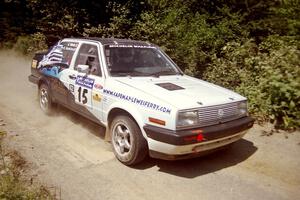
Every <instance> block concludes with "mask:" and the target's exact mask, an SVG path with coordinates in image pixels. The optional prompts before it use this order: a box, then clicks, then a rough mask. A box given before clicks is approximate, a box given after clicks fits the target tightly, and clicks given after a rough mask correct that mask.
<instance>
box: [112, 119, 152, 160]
mask: <svg viewBox="0 0 300 200" xmlns="http://www.w3.org/2000/svg"><path fill="white" fill-rule="evenodd" d="M110 131H111V141H112V145H113V151H114V154H115V156H116V157H117V159H118V160H119V161H120V162H122V163H123V164H125V165H128V166H129V165H136V164H138V163H140V162H142V161H143V160H144V159H145V157H146V156H147V154H148V145H147V141H146V139H145V138H144V137H143V135H142V133H141V130H140V128H139V127H138V125H137V124H136V123H135V121H134V120H133V119H132V118H130V117H128V116H124V115H121V116H117V117H115V118H114V119H113V121H112V124H111V127H110Z"/></svg>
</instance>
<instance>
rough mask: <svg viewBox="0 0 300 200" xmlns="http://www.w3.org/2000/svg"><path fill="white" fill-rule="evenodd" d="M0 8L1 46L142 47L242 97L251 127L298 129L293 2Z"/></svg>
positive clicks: (68, 2)
mask: <svg viewBox="0 0 300 200" xmlns="http://www.w3.org/2000/svg"><path fill="white" fill-rule="evenodd" d="M0 6H1V8H2V10H1V11H0V17H1V20H0V23H1V24H0V32H1V33H2V35H1V36H0V43H1V47H2V48H15V49H16V50H18V51H20V52H22V53H24V54H27V55H28V54H29V55H31V54H33V53H34V52H35V51H38V50H42V49H47V47H48V46H50V45H53V44H54V42H56V41H57V40H59V39H61V38H63V37H116V38H131V39H136V40H146V41H150V42H153V43H155V44H157V45H159V46H161V47H162V48H163V50H165V51H166V52H167V54H168V55H170V57H171V58H172V59H173V60H174V61H175V62H176V63H177V64H178V66H179V67H180V68H181V69H182V70H183V71H184V72H185V73H187V74H189V75H192V76H195V77H198V78H202V79H205V80H208V81H211V82H214V83H217V84H219V85H222V86H225V87H227V88H230V89H233V90H235V91H237V92H239V93H241V94H242V95H245V96H246V97H247V98H248V99H249V109H250V112H251V114H252V115H253V116H255V117H256V119H257V120H258V121H259V122H266V121H268V122H271V123H273V124H274V125H275V126H276V127H277V128H284V129H290V130H294V129H297V128H299V126H300V66H299V65H300V64H299V63H300V49H299V48H300V15H299V13H300V1H299V0H265V1H261V0H243V1H236V0H214V1H212V0H203V1H198V0H172V1H170V0H145V1H137V0H128V1H123V0H115V1H112V0H105V1H96V0H92V1H83V0H57V1H48V0H27V1H21V0H15V1H3V2H2V3H0ZM3 8H4V9H3Z"/></svg>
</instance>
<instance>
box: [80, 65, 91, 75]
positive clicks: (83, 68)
mask: <svg viewBox="0 0 300 200" xmlns="http://www.w3.org/2000/svg"><path fill="white" fill-rule="evenodd" d="M89 70H90V69H89V66H88V65H78V66H77V71H78V72H81V73H85V74H88V73H89Z"/></svg>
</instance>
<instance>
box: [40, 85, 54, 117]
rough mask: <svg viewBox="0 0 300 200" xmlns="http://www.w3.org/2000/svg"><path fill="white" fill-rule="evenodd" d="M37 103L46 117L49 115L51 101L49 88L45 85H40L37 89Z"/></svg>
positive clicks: (51, 106) (51, 107) (51, 105)
mask: <svg viewBox="0 0 300 200" xmlns="http://www.w3.org/2000/svg"><path fill="white" fill-rule="evenodd" d="M39 102H40V107H41V109H42V111H43V112H44V113H46V114H47V115H49V114H51V112H52V109H53V103H52V101H51V96H50V93H49V88H48V86H47V85H46V84H42V85H41V86H40V88H39Z"/></svg>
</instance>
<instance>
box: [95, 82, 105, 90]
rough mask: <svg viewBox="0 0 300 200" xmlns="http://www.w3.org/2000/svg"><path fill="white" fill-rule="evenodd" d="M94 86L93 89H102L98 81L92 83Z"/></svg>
mask: <svg viewBox="0 0 300 200" xmlns="http://www.w3.org/2000/svg"><path fill="white" fill-rule="evenodd" d="M94 88H95V89H99V90H101V89H103V86H102V85H100V84H99V83H95V84H94Z"/></svg>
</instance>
